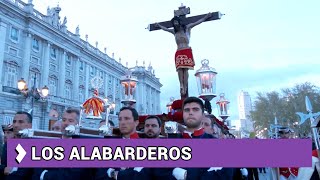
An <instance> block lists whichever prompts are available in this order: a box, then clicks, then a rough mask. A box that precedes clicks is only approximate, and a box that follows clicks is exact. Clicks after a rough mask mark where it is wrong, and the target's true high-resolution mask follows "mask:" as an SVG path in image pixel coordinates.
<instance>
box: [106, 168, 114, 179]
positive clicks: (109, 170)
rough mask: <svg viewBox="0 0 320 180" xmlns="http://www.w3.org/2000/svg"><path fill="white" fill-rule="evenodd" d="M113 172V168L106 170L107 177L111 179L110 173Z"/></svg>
mask: <svg viewBox="0 0 320 180" xmlns="http://www.w3.org/2000/svg"><path fill="white" fill-rule="evenodd" d="M114 170H115V169H113V168H109V169H108V171H107V174H108V177H109V178H112V175H111V173H112V172H113V171H114Z"/></svg>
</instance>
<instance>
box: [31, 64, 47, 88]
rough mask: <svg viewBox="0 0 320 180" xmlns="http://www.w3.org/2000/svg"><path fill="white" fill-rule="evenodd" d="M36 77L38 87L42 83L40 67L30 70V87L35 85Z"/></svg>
mask: <svg viewBox="0 0 320 180" xmlns="http://www.w3.org/2000/svg"><path fill="white" fill-rule="evenodd" d="M34 77H36V87H39V84H40V73H39V71H38V69H33V70H32V71H30V72H29V84H28V88H32V87H33V85H34ZM49 90H50V89H49Z"/></svg>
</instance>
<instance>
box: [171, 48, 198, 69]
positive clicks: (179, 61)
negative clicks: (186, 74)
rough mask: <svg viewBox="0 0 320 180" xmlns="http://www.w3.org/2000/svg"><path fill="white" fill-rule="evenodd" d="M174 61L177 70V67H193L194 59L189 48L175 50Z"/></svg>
mask: <svg viewBox="0 0 320 180" xmlns="http://www.w3.org/2000/svg"><path fill="white" fill-rule="evenodd" d="M175 63H176V69H177V70H178V69H179V68H187V69H193V68H194V60H193V55H192V50H191V48H186V49H180V50H177V52H176V55H175Z"/></svg>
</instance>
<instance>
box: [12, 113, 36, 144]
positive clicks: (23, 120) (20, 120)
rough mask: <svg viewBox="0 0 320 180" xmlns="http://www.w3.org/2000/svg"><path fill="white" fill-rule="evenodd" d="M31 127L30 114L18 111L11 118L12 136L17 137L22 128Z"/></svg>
mask: <svg viewBox="0 0 320 180" xmlns="http://www.w3.org/2000/svg"><path fill="white" fill-rule="evenodd" d="M31 128H32V116H31V115H30V114H29V113H27V112H25V111H19V112H17V113H16V115H15V116H14V118H13V134H14V137H16V138H18V137H19V135H18V133H19V131H21V130H23V129H31Z"/></svg>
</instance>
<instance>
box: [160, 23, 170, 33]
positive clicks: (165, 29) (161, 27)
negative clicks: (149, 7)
mask: <svg viewBox="0 0 320 180" xmlns="http://www.w3.org/2000/svg"><path fill="white" fill-rule="evenodd" d="M156 27H159V28H160V29H162V30H164V31H167V32H169V33H172V34H174V30H173V29H169V28H167V27H164V26H162V25H160V24H159V23H156Z"/></svg>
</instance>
